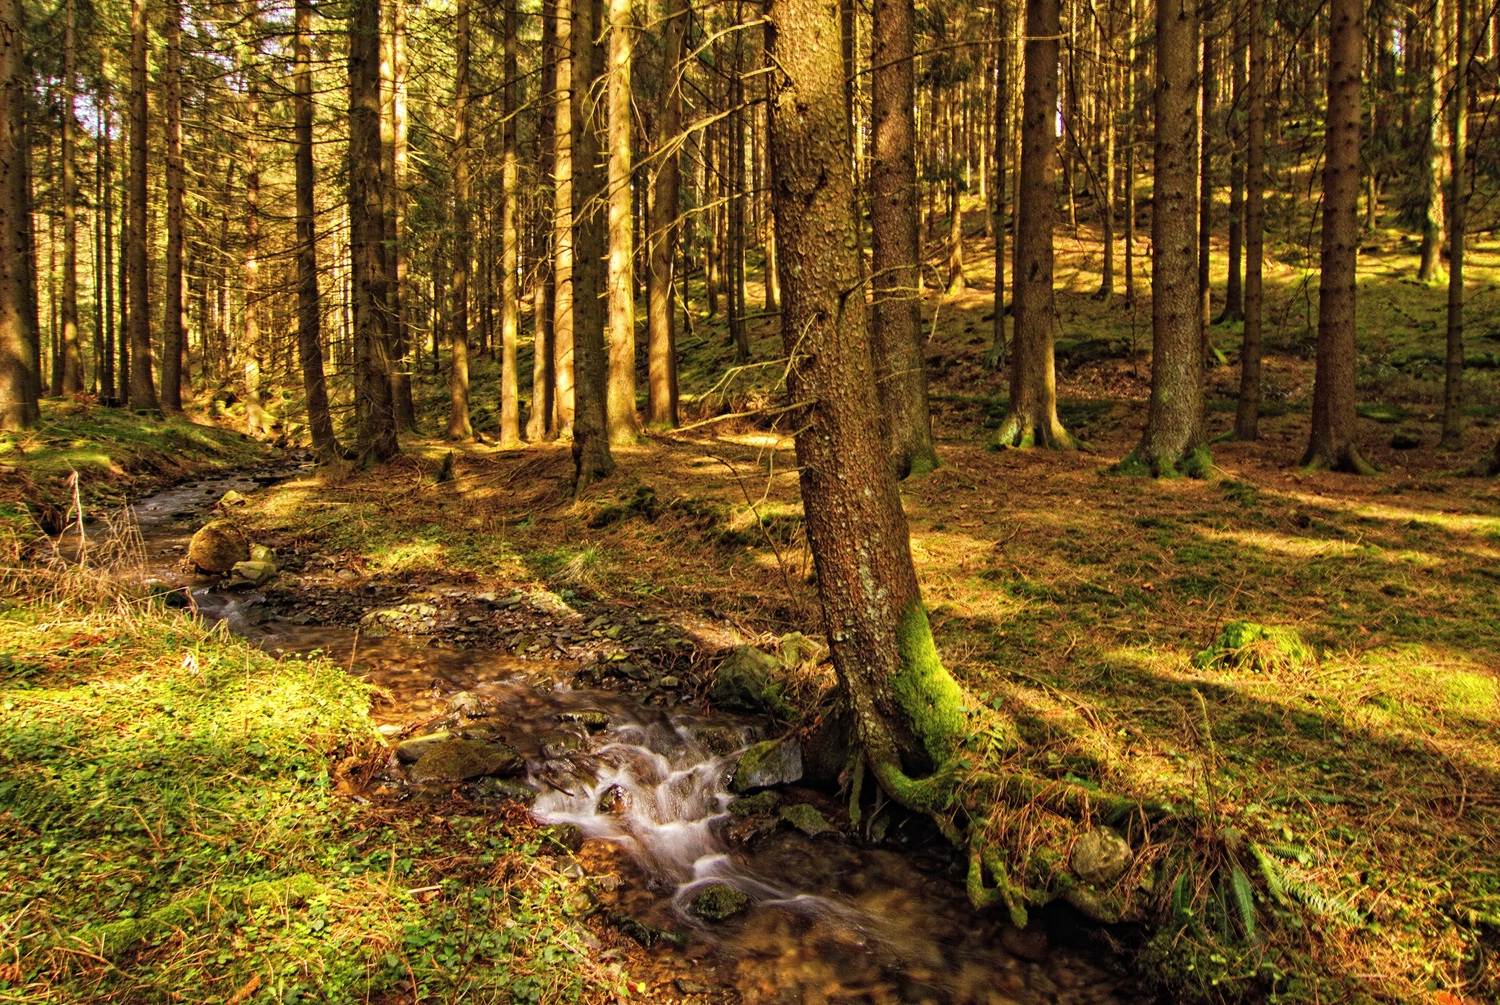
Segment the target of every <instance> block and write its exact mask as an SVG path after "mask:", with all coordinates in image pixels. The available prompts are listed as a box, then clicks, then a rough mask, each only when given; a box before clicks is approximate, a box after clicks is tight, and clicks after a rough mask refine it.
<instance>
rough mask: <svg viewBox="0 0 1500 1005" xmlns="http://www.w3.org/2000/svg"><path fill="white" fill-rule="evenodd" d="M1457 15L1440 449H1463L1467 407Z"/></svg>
mask: <svg viewBox="0 0 1500 1005" xmlns="http://www.w3.org/2000/svg"><path fill="white" fill-rule="evenodd" d="M1451 2H1452V3H1453V5H1454V7H1455V9H1456V12H1457V20H1456V24H1457V28H1456V30H1455V31H1454V33H1453V38H1454V46H1453V97H1452V102H1451V103H1452V114H1453V128H1452V130H1451V132H1452V148H1451V149H1452V155H1451V160H1450V167H1449V171H1448V177H1449V178H1451V179H1452V189H1451V191H1450V192H1449V194H1448V345H1447V349H1448V353H1447V356H1448V358H1447V366H1446V373H1445V374H1444V381H1443V436H1442V440H1441V445H1442V446H1443V447H1445V448H1447V449H1449V450H1457V449H1458V448H1459V447H1460V446H1462V445H1463V428H1464V427H1463V422H1464V417H1463V404H1464V400H1463V399H1464V384H1463V381H1464V229H1465V228H1466V227H1467V226H1468V206H1469V193H1468V188H1467V185H1468V179H1467V177H1466V175H1467V174H1468V144H1469V54H1470V44H1469V0H1451Z"/></svg>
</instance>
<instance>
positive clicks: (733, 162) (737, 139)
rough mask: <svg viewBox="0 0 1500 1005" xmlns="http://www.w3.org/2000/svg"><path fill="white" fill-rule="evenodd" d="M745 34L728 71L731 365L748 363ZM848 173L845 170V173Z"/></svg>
mask: <svg viewBox="0 0 1500 1005" xmlns="http://www.w3.org/2000/svg"><path fill="white" fill-rule="evenodd" d="M743 7H744V5H743V2H742V0H735V4H734V23H735V24H736V25H743V24H744V22H745V18H744V9H743ZM745 30H746V29H744V28H743V27H741V28H738V29H737V30H736V31H735V32H734V39H733V41H732V42H731V43H730V47H731V51H732V53H733V56H732V57H731V62H730V68H729V117H728V121H727V127H728V132H729V136H728V140H729V143H728V146H729V164H728V167H729V171H728V179H727V180H728V182H729V204H728V206H727V207H726V209H727V210H728V213H729V233H728V238H729V248H728V250H729V268H728V270H727V271H728V273H729V276H728V278H729V289H728V294H729V296H728V300H729V303H728V308H729V310H728V314H729V337H730V341H731V342H733V343H734V361H735V362H736V363H744V362H747V361H748V360H749V359H750V333H749V331H748V330H746V328H745V115H744V111H743V109H742V108H741V106H742V105H744V103H745V84H744V73H745ZM846 170H847V169H846Z"/></svg>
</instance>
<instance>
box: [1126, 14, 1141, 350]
mask: <svg viewBox="0 0 1500 1005" xmlns="http://www.w3.org/2000/svg"><path fill="white" fill-rule="evenodd" d="M1126 4H1127V7H1126V17H1127V19H1128V23H1127V24H1126V27H1125V306H1126V307H1129V308H1132V309H1133V308H1134V307H1135V147H1136V142H1137V137H1138V136H1139V130H1138V129H1137V125H1138V123H1139V121H1140V118H1139V115H1138V114H1137V112H1136V107H1135V106H1136V95H1137V93H1138V89H1137V87H1136V77H1135V61H1136V44H1137V39H1136V33H1135V0H1126ZM1131 344H1132V346H1133V345H1134V338H1133V337H1132V342H1131ZM1131 365H1132V366H1134V361H1132V363H1131Z"/></svg>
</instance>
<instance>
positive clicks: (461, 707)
mask: <svg viewBox="0 0 1500 1005" xmlns="http://www.w3.org/2000/svg"><path fill="white" fill-rule="evenodd" d="M448 708H450V709H451V710H453V711H454V712H461V713H463V714H464V715H466V716H469V717H470V718H479V717H480V716H483V715H485V714H487V712H486V709H485V707H484V702H483V701H482V700H480V698H479V696H478V695H477V694H470V693H469V692H468V691H460V692H458V693H457V694H455V695H453V696H452V697H451V698H449V699H448Z"/></svg>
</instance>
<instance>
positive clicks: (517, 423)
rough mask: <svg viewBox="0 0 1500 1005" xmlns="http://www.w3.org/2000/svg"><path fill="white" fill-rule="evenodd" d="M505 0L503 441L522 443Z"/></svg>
mask: <svg viewBox="0 0 1500 1005" xmlns="http://www.w3.org/2000/svg"><path fill="white" fill-rule="evenodd" d="M517 2H518V0H505V15H504V16H505V41H504V47H505V61H504V65H503V69H504V73H505V85H504V95H505V124H504V125H503V126H502V127H501V134H500V139H501V145H502V147H503V150H502V153H501V164H500V189H501V191H500V196H501V203H500V272H501V276H500V446H501V447H516V446H520V444H521V402H520V375H519V374H518V373H517V372H516V348H517V343H518V342H519V341H520V325H521V291H520V285H519V280H518V278H517V276H516V269H517V268H518V266H519V264H520V245H521V231H520V224H519V216H520V214H519V210H520V205H519V204H520V200H521V165H520V158H519V153H518V151H517V150H516V138H517V134H518V133H517V129H516V120H517V117H518V116H519V115H520V114H521V108H520V102H519V101H518V100H517V95H518V93H519V92H518V86H517V83H516V72H517V70H516V32H517V24H516V4H517Z"/></svg>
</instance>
